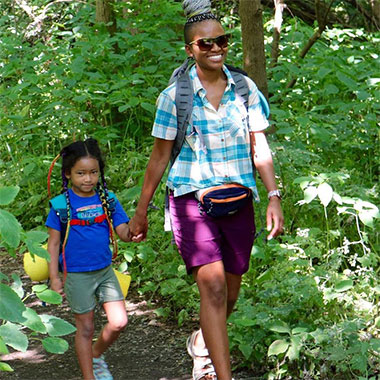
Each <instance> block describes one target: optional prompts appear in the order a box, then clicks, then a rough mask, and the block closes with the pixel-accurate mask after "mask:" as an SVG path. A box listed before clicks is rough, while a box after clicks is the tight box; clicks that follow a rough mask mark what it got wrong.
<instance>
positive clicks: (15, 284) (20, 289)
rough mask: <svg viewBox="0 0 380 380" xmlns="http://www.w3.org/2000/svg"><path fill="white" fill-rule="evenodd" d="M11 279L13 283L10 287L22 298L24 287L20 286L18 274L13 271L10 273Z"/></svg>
mask: <svg viewBox="0 0 380 380" xmlns="http://www.w3.org/2000/svg"><path fill="white" fill-rule="evenodd" d="M11 277H12V280H13V284H12V285H11V288H12V289H13V290H14V291H15V292H16V293H17V295H18V296H19V297H20V298H22V297H23V296H24V289H23V287H22V282H21V279H20V276H18V275H17V274H15V273H12V276H11Z"/></svg>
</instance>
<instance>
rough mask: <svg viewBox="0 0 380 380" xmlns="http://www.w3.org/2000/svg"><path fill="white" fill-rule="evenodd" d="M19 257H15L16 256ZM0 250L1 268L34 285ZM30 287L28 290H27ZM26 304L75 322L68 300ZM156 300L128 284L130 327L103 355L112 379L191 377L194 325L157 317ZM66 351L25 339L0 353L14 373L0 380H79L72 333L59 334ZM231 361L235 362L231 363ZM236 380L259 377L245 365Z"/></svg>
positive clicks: (100, 315)
mask: <svg viewBox="0 0 380 380" xmlns="http://www.w3.org/2000/svg"><path fill="white" fill-rule="evenodd" d="M17 261H19V260H17ZM17 261H16V260H14V259H12V258H10V257H9V256H8V255H5V256H2V255H1V254H0V268H1V272H3V273H4V274H7V275H8V276H10V274H11V273H17V274H18V275H19V276H20V277H21V278H22V280H23V282H24V283H25V284H26V286H25V288H26V289H25V290H26V291H28V287H29V288H30V287H31V286H32V285H33V284H32V283H31V282H30V280H28V277H26V275H25V273H24V271H23V268H22V263H20V262H17ZM29 291H30V290H29ZM26 306H28V307H32V308H33V309H34V310H36V311H37V313H38V314H52V315H54V316H57V317H60V318H63V319H65V320H66V321H68V322H70V323H72V324H74V318H73V315H72V313H71V311H70V309H69V307H68V305H67V303H66V301H64V302H63V304H62V305H59V306H56V305H47V306H43V305H42V303H41V301H39V300H38V299H37V298H36V297H35V298H33V297H30V299H28V304H27V305H26ZM159 306H160V305H159V303H155V302H152V301H149V303H148V302H147V301H146V300H145V299H144V298H143V297H141V296H140V295H139V294H138V292H137V291H136V289H135V288H134V287H133V283H132V284H131V288H130V291H129V293H128V296H127V299H126V308H127V312H128V318H129V322H128V325H127V327H126V329H125V331H123V333H122V334H121V335H120V337H119V339H118V340H117V341H116V342H115V343H114V344H113V345H112V346H111V347H110V348H109V350H108V351H107V352H106V354H105V358H106V362H107V364H108V367H109V369H110V371H111V373H112V374H113V377H114V379H115V380H191V371H192V360H191V358H190V357H189V356H188V354H187V351H186V339H187V337H188V336H189V335H190V333H191V332H192V331H193V330H194V329H196V328H197V326H196V324H195V323H187V324H185V325H183V326H180V327H179V326H178V325H177V323H176V322H175V321H173V320H161V319H160V318H157V316H156V314H155V313H154V309H155V308H156V307H159ZM105 321H106V318H105V314H104V312H103V311H102V310H100V309H98V310H97V312H96V319H95V326H96V331H97V332H99V331H100V329H101V327H102V326H103V325H104V324H105ZM63 338H65V339H67V341H68V342H69V346H70V347H69V349H68V351H66V353H65V354H63V355H54V354H48V353H47V352H46V351H45V350H44V349H43V348H42V344H41V342H40V341H39V340H32V339H30V340H29V347H28V350H27V351H26V352H18V351H13V350H12V349H11V348H9V351H10V353H9V354H7V355H2V356H1V355H0V361H3V362H6V363H8V364H9V365H10V366H11V367H12V368H13V369H14V372H0V379H4V380H8V379H12V380H14V379H19V380H37V379H38V380H53V379H54V380H77V379H81V373H80V370H79V366H78V362H77V359H76V355H75V351H74V334H71V335H69V336H66V337H63ZM233 364H236V363H234V361H233ZM233 376H234V379H235V380H254V379H259V378H260V377H256V376H255V375H254V373H252V371H249V370H247V369H244V370H236V371H234V374H233Z"/></svg>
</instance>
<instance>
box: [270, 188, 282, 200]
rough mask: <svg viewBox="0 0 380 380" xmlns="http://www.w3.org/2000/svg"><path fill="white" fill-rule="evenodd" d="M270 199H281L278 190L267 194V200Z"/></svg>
mask: <svg viewBox="0 0 380 380" xmlns="http://www.w3.org/2000/svg"><path fill="white" fill-rule="evenodd" d="M272 197H277V198H279V199H280V200H281V199H282V197H281V193H280V190H272V191H269V192H268V199H271V198H272Z"/></svg>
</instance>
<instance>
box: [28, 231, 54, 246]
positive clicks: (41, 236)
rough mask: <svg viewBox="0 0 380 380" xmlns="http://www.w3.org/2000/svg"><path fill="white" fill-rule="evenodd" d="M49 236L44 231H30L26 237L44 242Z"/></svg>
mask: <svg viewBox="0 0 380 380" xmlns="http://www.w3.org/2000/svg"><path fill="white" fill-rule="evenodd" d="M48 237H49V235H48V234H47V233H46V232H44V231H28V232H27V233H26V238H27V239H28V240H31V241H34V242H36V243H43V242H44V241H45V240H46V239H47V238H48Z"/></svg>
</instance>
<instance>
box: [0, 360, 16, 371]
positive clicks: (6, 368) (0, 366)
mask: <svg viewBox="0 0 380 380" xmlns="http://www.w3.org/2000/svg"><path fill="white" fill-rule="evenodd" d="M1 371H4V372H14V369H13V368H12V367H11V366H10V365H9V364H8V363H4V362H0V372H1Z"/></svg>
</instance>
